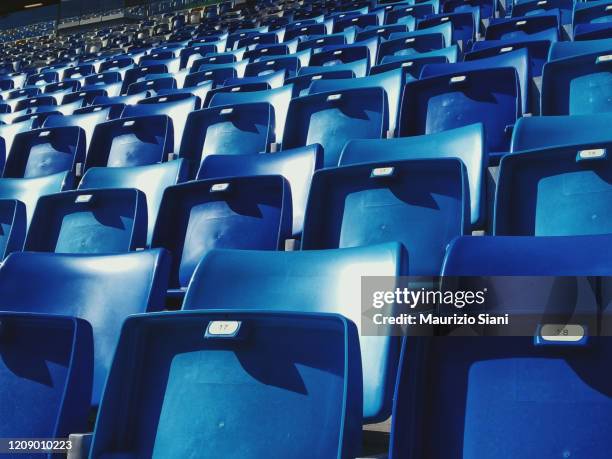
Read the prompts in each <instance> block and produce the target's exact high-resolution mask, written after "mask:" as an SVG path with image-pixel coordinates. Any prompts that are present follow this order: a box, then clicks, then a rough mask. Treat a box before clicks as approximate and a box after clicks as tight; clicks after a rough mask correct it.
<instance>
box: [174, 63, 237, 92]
mask: <svg viewBox="0 0 612 459" xmlns="http://www.w3.org/2000/svg"><path fill="white" fill-rule="evenodd" d="M237 76H238V74H237V73H236V69H234V68H233V67H229V66H226V67H223V66H222V67H218V68H214V69H208V70H202V71H201V72H200V71H198V72H194V73H190V74H189V75H187V77H186V78H185V83H184V85H183V87H185V88H190V87H193V86H197V84H198V83H202V82H204V81H210V82H212V85H213V87H217V86H222V85H223V84H224V83H225V80H228V79H230V78H236V77H237Z"/></svg>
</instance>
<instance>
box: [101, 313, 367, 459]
mask: <svg viewBox="0 0 612 459" xmlns="http://www.w3.org/2000/svg"><path fill="white" fill-rule="evenodd" d="M231 328H235V330H230V329H231ZM246 335H248V337H249V338H248V339H246V340H245V339H243V337H244V336H246ZM133 358H137V359H138V360H139V361H141V362H142V365H133V364H132V363H131V359H133ZM194 378H195V379H194ZM360 379H361V364H360V354H359V337H358V332H357V328H356V327H355V325H354V324H353V323H352V322H350V321H349V320H347V319H345V318H343V317H341V316H339V315H322V314H321V315H320V314H290V313H265V312H258V313H256V312H235V313H231V314H226V313H221V312H189V313H180V312H179V313H165V314H155V315H145V314H143V315H140V316H136V317H132V318H130V319H128V321H127V322H126V323H125V326H124V327H123V330H122V333H121V338H120V341H119V345H118V347H117V354H116V356H115V360H114V362H113V366H112V368H111V372H110V375H109V380H108V384H107V386H106V388H105V391H104V398H103V400H102V404H101V406H100V414H99V417H98V421H97V424H96V429H95V432H94V437H93V441H92V451H91V456H90V457H91V458H102V457H107V456H108V455H109V454H114V453H113V452H114V451H117V450H118V449H120V450H121V451H125V452H126V453H127V454H133V455H139V456H150V457H155V456H158V455H160V456H164V457H169V456H173V455H177V456H178V457H186V456H189V455H190V454H192V453H193V451H200V453H204V452H207V453H208V452H212V454H213V455H215V456H219V457H224V458H228V459H230V458H240V459H256V458H261V457H265V456H270V457H288V456H292V457H295V458H307V457H311V456H312V454H313V452H314V454H316V455H317V456H319V457H329V458H332V457H333V458H348V457H355V456H356V455H358V454H359V451H360V446H361V422H360V421H361V419H360V416H359V413H360V411H361V407H362V403H361V395H360V392H361V391H360V387H361V383H360ZM145 380H146V381H150V382H151V383H153V382H154V383H155V384H146V385H145V386H146V387H144V388H143V387H141V385H140V384H138V383H137V382H136V381H145ZM192 380H193V381H194V382H195V381H197V383H196V384H189V383H187V384H186V382H189V381H192ZM238 381H239V383H238ZM126 398H127V399H130V400H138V402H135V403H131V404H130V405H129V406H125V405H124V404H123V403H121V400H125V399H126ZM152 413H155V414H152ZM321 413H325V416H324V417H323V418H322V417H321V416H320V414H321ZM220 419H221V421H220ZM127 426H129V427H127ZM220 427H221V428H220ZM126 429H128V430H127V431H128V432H133V435H138V438H139V440H138V441H137V442H134V441H131V440H129V438H128V437H127V436H125V437H124V436H122V435H120V434H121V433H122V432H126ZM280 431H282V432H285V435H282V436H278V435H277V434H278V432H280ZM136 432H138V434H136ZM236 435H239V436H240V438H241V440H240V446H239V447H237V443H236ZM177 436H179V437H180V436H188V437H189V439H190V440H189V442H180V443H179V444H177V443H176V439H177V438H178V437H177ZM119 437H122V438H124V440H119V442H117V441H116V440H113V439H114V438H119ZM213 451H214V452H213ZM207 453H204V454H207Z"/></svg>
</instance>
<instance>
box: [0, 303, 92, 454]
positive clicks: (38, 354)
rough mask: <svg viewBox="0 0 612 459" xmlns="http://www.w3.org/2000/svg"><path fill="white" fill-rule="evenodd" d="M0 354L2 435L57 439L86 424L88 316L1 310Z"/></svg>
mask: <svg viewBox="0 0 612 459" xmlns="http://www.w3.org/2000/svg"><path fill="white" fill-rule="evenodd" d="M5 301H6V299H5ZM5 306H8V304H6V303H5ZM0 356H1V358H0V386H1V387H2V390H1V391H0V404H2V415H1V416H0V435H2V436H3V437H6V438H15V439H16V438H58V439H59V438H67V437H68V435H69V434H71V433H74V432H82V431H83V430H84V429H87V428H88V424H87V417H88V414H89V413H88V412H89V400H90V397H91V385H92V370H93V340H92V332H91V326H90V325H89V324H88V323H87V322H86V321H84V320H80V319H75V318H72V317H62V316H55V315H48V314H19V313H10V312H2V313H0ZM7 446H8V443H7ZM9 455H10V454H9V453H8V452H7V454H6V456H9ZM50 456H51V455H49V457H50Z"/></svg>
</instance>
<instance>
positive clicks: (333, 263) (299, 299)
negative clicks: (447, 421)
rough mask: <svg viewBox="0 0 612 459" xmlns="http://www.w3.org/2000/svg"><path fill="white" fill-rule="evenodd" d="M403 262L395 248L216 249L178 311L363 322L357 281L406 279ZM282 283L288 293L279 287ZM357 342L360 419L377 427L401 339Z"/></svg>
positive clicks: (385, 411)
mask: <svg viewBox="0 0 612 459" xmlns="http://www.w3.org/2000/svg"><path fill="white" fill-rule="evenodd" d="M407 257H408V255H407V253H406V252H405V250H404V249H403V248H402V246H401V245H400V244H398V243H388V244H380V245H373V246H367V247H355V248H350V249H339V250H312V251H299V252H272V251H246V250H213V251H212V252H210V253H209V254H208V255H207V256H206V258H204V260H203V261H202V262H201V263H200V265H199V266H198V268H197V269H196V271H195V273H194V276H193V280H192V282H191V284H190V285H189V289H188V290H187V294H186V296H185V300H184V303H183V309H187V310H193V309H217V308H222V309H238V310H240V309H244V308H250V309H262V308H265V309H266V310H270V311H299V312H331V313H336V314H342V315H344V316H345V317H347V318H348V319H350V320H352V321H354V322H355V323H360V320H361V306H360V305H361V300H360V294H359V289H358V288H355V287H356V286H358V285H359V284H360V282H361V276H397V275H402V274H405V273H406V271H405V268H406V266H407V263H408V258H407ZM238 278H239V279H240V288H236V283H235V282H236V279H238ZM279 282H281V283H282V285H284V286H290V289H289V290H287V289H285V288H279ZM330 298H331V299H333V301H330ZM360 342H361V356H362V362H363V378H364V384H363V387H364V405H363V412H364V418H365V421H366V422H380V421H383V420H386V419H387V418H388V417H389V414H390V410H391V402H392V398H393V388H394V384H395V375H396V369H397V362H398V356H399V340H398V339H397V338H396V337H391V336H376V337H373V336H362V337H360Z"/></svg>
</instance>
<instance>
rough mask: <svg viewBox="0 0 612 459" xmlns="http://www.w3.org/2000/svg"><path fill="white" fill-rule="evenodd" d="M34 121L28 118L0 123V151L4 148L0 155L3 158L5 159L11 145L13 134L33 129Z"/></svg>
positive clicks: (13, 138) (13, 139)
mask: <svg viewBox="0 0 612 459" xmlns="http://www.w3.org/2000/svg"><path fill="white" fill-rule="evenodd" d="M34 121H35V120H33V119H29V120H25V121H21V122H18V123H12V124H3V125H0V152H2V150H4V152H3V153H2V154H1V155H0V157H4V158H3V159H4V160H6V157H7V156H8V154H9V152H10V151H11V148H12V147H13V142H14V141H15V136H16V135H18V134H20V133H22V132H27V131H29V130H30V129H33V128H34ZM2 147H3V148H2Z"/></svg>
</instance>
